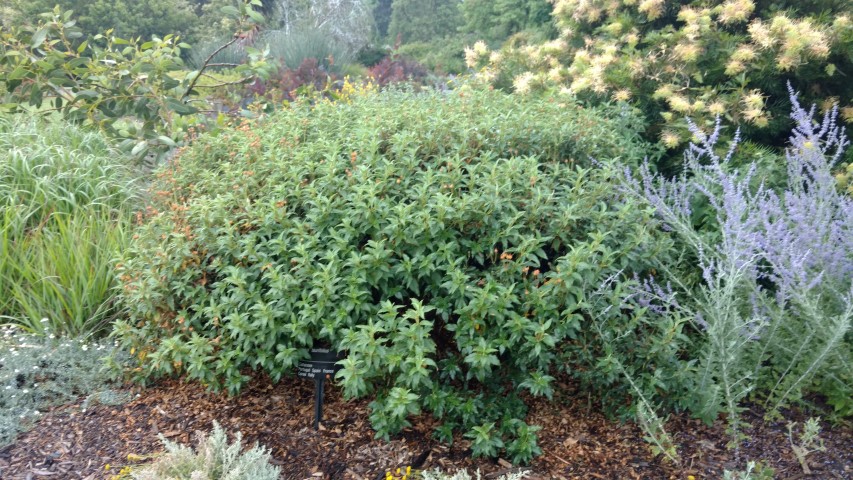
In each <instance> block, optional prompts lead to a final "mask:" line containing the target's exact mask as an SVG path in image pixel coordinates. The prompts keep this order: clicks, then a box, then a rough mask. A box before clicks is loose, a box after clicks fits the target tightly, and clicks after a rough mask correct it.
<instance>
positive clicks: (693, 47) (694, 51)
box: [675, 43, 702, 63]
mask: <svg viewBox="0 0 853 480" xmlns="http://www.w3.org/2000/svg"><path fill="white" fill-rule="evenodd" d="M701 54H702V47H700V46H699V45H697V44H695V43H682V44H679V45H676V47H675V55H676V56H677V57H678V58H680V59H681V60H682V61H684V62H686V63H694V62H696V61H697V60H699V56H700V55H701Z"/></svg>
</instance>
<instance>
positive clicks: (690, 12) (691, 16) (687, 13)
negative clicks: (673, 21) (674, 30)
mask: <svg viewBox="0 0 853 480" xmlns="http://www.w3.org/2000/svg"><path fill="white" fill-rule="evenodd" d="M678 19H679V20H681V21H682V22H684V23H696V21H697V20H699V12H698V11H697V10H696V9H695V8H693V7H681V10H679V11H678Z"/></svg>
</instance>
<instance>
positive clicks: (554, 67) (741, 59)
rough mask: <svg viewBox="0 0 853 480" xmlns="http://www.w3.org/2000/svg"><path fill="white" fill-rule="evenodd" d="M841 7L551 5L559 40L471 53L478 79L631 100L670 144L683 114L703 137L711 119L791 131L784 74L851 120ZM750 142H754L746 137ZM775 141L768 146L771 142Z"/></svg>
mask: <svg viewBox="0 0 853 480" xmlns="http://www.w3.org/2000/svg"><path fill="white" fill-rule="evenodd" d="M842 4H843V2H832V1H816V2H799V1H784V2H772V4H767V3H766V2H754V1H753V0H725V1H721V0H693V1H689V2H674V1H671V0H640V1H638V0H557V1H555V2H554V18H555V20H556V22H557V24H558V26H559V28H560V31H561V35H560V36H559V38H557V39H555V40H553V41H549V42H546V43H542V44H516V43H513V42H510V43H509V44H507V45H506V46H505V47H504V48H503V49H502V50H500V51H494V52H491V51H489V49H488V48H487V47H486V45H485V44H484V43H478V44H475V45H474V46H473V47H471V48H469V49H468V50H467V51H466V60H467V62H468V65H469V66H470V67H472V68H476V69H479V71H478V75H479V76H480V77H481V78H484V79H485V80H487V81H489V82H490V83H495V84H497V85H499V86H502V87H506V88H512V89H513V90H515V91H517V92H519V93H522V94H524V93H527V92H530V91H534V90H541V89H546V88H553V89H555V90H558V91H559V92H561V93H563V94H567V95H576V96H580V97H586V98H590V97H591V98H596V99H612V100H616V101H633V102H635V103H636V104H638V105H639V106H640V107H641V108H642V109H643V110H644V111H645V112H646V113H647V114H648V115H649V118H654V119H659V120H660V124H659V125H658V126H657V127H656V129H655V132H656V134H657V135H659V138H660V140H661V142H662V143H663V144H664V145H666V146H667V147H669V148H675V147H678V146H679V145H682V144H683V143H684V142H687V141H689V140H691V138H692V134H691V132H690V131H689V129H688V127H687V124H686V123H685V122H684V121H683V118H684V117H685V115H690V116H691V117H692V118H693V119H694V121H695V123H696V124H697V125H698V126H699V127H700V128H702V129H705V130H706V131H707V129H708V128H711V127H712V126H713V122H714V118H715V117H716V116H722V117H723V118H725V119H726V120H727V121H728V122H730V123H734V124H738V125H741V126H743V127H744V128H747V131H749V132H755V131H756V130H766V133H762V132H758V133H759V134H761V135H770V137H769V138H770V139H776V138H779V137H778V136H779V135H780V134H784V131H785V129H787V128H788V124H787V123H786V122H785V121H784V111H782V110H781V107H780V105H781V104H782V100H783V98H784V94H785V92H784V89H783V86H784V84H783V82H782V79H783V78H787V79H790V80H791V81H794V82H796V83H797V84H802V85H810V92H809V94H810V95H811V97H810V98H817V99H829V100H828V101H827V105H831V103H832V101H833V100H835V101H838V100H839V99H840V100H841V101H842V102H846V103H845V104H844V105H842V107H841V116H842V118H844V119H845V121H847V122H853V104H850V103H849V102H850V100H851V98H853V86H851V84H850V82H849V81H848V80H847V78H848V76H849V75H850V73H851V71H853V70H851V69H853V62H851V59H850V57H849V55H848V54H847V52H849V51H851V49H853V17H851V12H850V10H849V9H844V8H843V7H842V6H841V5H842ZM750 136H754V135H750ZM767 143H772V142H767Z"/></svg>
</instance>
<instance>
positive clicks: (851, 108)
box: [841, 105, 853, 165]
mask: <svg viewBox="0 0 853 480" xmlns="http://www.w3.org/2000/svg"><path fill="white" fill-rule="evenodd" d="M841 118H843V119H844V121H845V122H847V123H853V105H848V106H846V107H844V108H842V109H841ZM851 165H853V164H851Z"/></svg>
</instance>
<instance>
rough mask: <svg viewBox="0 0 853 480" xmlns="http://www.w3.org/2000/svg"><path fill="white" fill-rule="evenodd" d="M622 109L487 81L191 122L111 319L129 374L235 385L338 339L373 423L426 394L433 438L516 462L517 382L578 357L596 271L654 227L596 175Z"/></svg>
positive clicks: (544, 390) (532, 385)
mask: <svg viewBox="0 0 853 480" xmlns="http://www.w3.org/2000/svg"><path fill="white" fill-rule="evenodd" d="M634 122H635V120H634V119H633V118H631V117H630V116H627V115H626V114H625V113H622V112H618V111H609V110H597V109H596V110H586V109H582V108H578V107H575V106H572V105H560V104H556V103H553V102H547V101H521V102H519V99H517V98H512V97H511V96H508V95H505V94H503V93H497V92H474V91H471V92H466V91H462V92H456V93H453V94H449V95H443V94H440V93H424V94H412V93H405V92H385V93H382V94H367V95H358V96H355V97H351V98H349V99H348V101H347V102H346V103H339V104H330V103H325V102H322V103H319V104H317V105H315V106H313V107H312V106H310V105H308V104H304V103H303V104H295V105H294V106H293V107H292V109H291V110H288V111H284V112H281V113H280V114H277V115H275V116H273V117H272V118H270V119H269V120H267V121H266V122H265V123H264V124H263V125H262V126H261V127H260V128H257V127H254V126H251V125H248V124H247V125H244V126H242V127H239V128H236V129H234V130H231V131H226V132H225V133H223V135H221V136H220V137H218V138H203V139H199V141H198V142H197V143H196V144H195V145H194V146H193V147H192V148H190V149H189V150H187V151H186V152H184V153H183V154H182V155H181V157H180V158H179V159H176V160H175V161H174V163H173V164H172V165H171V166H169V167H168V168H165V169H164V170H162V171H161V172H160V174H159V177H160V178H159V180H158V182H157V183H156V185H155V186H154V187H153V189H154V190H155V191H156V192H159V195H160V196H159V197H158V199H157V201H156V202H155V204H154V209H155V210H154V211H153V212H152V214H151V215H149V216H148V218H147V221H146V223H145V224H144V225H143V226H141V227H140V228H139V230H138V232H137V234H138V235H139V239H138V240H137V241H136V242H134V244H133V245H131V246H130V247H129V248H128V250H127V253H126V255H125V258H124V259H123V264H122V267H121V269H120V274H121V276H122V279H123V283H124V288H123V293H122V298H123V304H124V306H125V307H126V308H127V309H128V312H129V315H128V318H127V319H126V320H121V321H118V322H117V323H116V334H117V336H118V338H119V339H120V341H121V342H122V344H123V345H124V346H125V347H126V348H130V349H133V350H132V351H134V352H136V354H137V355H138V358H139V359H140V360H141V366H142V368H143V370H142V374H143V375H145V376H149V377H151V376H153V377H156V376H160V375H164V374H175V373H180V374H184V375H186V376H187V377H188V378H190V379H195V380H199V381H201V382H203V383H205V384H209V385H211V386H214V387H225V388H227V389H228V390H229V391H231V392H236V391H238V390H239V389H240V387H241V386H242V385H243V384H245V382H246V381H247V380H248V378H249V377H248V373H249V370H250V369H256V370H263V371H266V372H267V373H269V374H270V375H271V377H272V378H273V379H278V378H281V377H282V376H284V375H290V374H292V372H293V367H294V366H295V364H296V362H297V361H299V359H301V358H303V357H304V356H305V355H306V353H307V348H308V347H311V346H312V345H313V346H319V345H327V346H332V347H334V348H338V349H341V350H345V351H347V352H348V354H349V356H348V358H347V359H346V360H345V361H344V364H343V365H344V368H343V370H342V371H341V372H340V373H339V376H338V378H339V379H340V381H341V383H342V385H343V388H344V391H345V393H346V394H347V395H348V396H362V395H366V394H373V395H375V401H374V402H373V403H372V410H373V414H372V421H373V424H374V426H375V428H376V429H377V432H378V435H380V436H386V437H387V436H388V435H389V434H392V433H395V432H397V431H399V430H400V429H401V428H403V427H404V426H405V425H407V417H408V416H410V415H412V414H415V413H418V412H421V411H429V412H432V413H433V414H434V415H435V416H436V417H438V418H441V419H442V421H443V425H442V426H441V427H440V428H439V430H438V431H437V435H438V436H439V437H440V438H442V439H445V440H450V439H451V437H450V435H451V432H452V431H453V430H454V429H456V428H462V429H463V430H464V431H465V432H467V435H468V436H469V437H470V438H471V439H472V440H473V448H474V452H475V454H478V455H494V454H497V453H498V452H500V451H502V450H503V449H506V450H507V452H508V454H509V455H510V456H511V457H512V458H513V459H514V460H516V461H526V460H529V459H530V458H531V456H533V455H535V454H536V452H538V449H537V447H536V445H535V443H536V435H535V431H536V429H535V428H534V427H530V426H528V425H527V424H525V423H524V422H523V421H522V420H521V419H523V418H524V411H525V409H524V404H523V403H522V402H521V400H520V397H519V395H520V393H521V392H522V391H528V392H530V393H532V394H534V395H547V396H549V397H550V396H551V395H552V394H553V390H554V385H553V384H552V382H553V377H552V376H551V375H550V374H551V373H552V368H554V367H556V366H558V365H562V361H560V356H561V355H563V354H567V355H568V356H570V357H572V358H571V359H570V360H569V361H570V362H572V365H580V364H583V365H585V368H586V369H587V370H589V369H592V368H594V365H595V363H596V362H598V361H599V360H598V359H597V358H593V357H592V356H591V355H592V353H591V351H596V350H600V349H601V348H603V347H602V346H601V344H600V341H599V340H598V337H599V334H598V333H597V332H595V331H594V330H593V329H590V328H588V324H587V323H588V320H587V318H589V317H590V316H595V317H596V318H599V317H603V318H602V320H601V321H609V322H612V323H614V325H615V324H616V323H618V322H619V316H618V315H616V314H615V313H616V312H613V314H611V315H603V314H600V313H599V312H600V310H603V309H604V308H603V306H602V302H603V303H604V304H609V302H611V301H612V300H613V298H615V297H611V294H613V293H612V292H609V293H604V292H601V293H595V291H596V290H598V289H599V286H600V285H601V283H602V282H603V281H604V280H605V279H606V278H608V277H611V276H614V277H618V278H622V276H624V275H627V273H620V272H622V271H623V269H624V270H626V271H630V270H633V269H635V268H641V267H642V265H643V263H644V262H646V261H648V260H649V259H650V258H651V257H653V256H655V255H657V254H658V253H659V251H660V250H661V249H663V248H665V247H666V245H667V242H666V241H665V239H662V238H657V237H656V236H655V234H654V233H653V232H652V230H651V229H649V228H648V226H647V225H646V222H647V221H648V220H649V215H650V214H649V212H648V211H645V210H643V209H639V208H636V206H633V205H628V204H623V203H622V202H621V201H620V200H619V195H618V194H617V192H615V184H613V183H612V179H613V178H614V177H615V176H616V171H617V170H618V168H620V167H618V166H613V165H612V164H611V162H610V161H611V159H621V161H622V162H627V163H631V162H633V161H635V160H636V159H639V158H641V157H642V155H643V154H644V153H645V151H646V145H644V144H643V143H642V142H640V141H638V137H637V132H636V129H635V125H634ZM593 154H594V155H595V156H596V157H597V158H598V159H599V160H600V161H601V162H603V163H602V164H600V165H598V166H595V167H592V166H590V164H589V162H588V160H587V159H588V157H589V156H590V155H593ZM629 319H630V320H629ZM624 322H626V323H630V322H633V324H637V322H639V320H638V319H637V318H631V317H630V316H629V317H628V318H626V319H625V320H624ZM648 327H649V328H651V329H652V330H655V329H657V327H655V326H652V325H650V326H648ZM626 328H627V329H628V330H630V329H631V328H632V327H631V325H627V326H626ZM661 329H663V327H661ZM628 330H626V331H628ZM640 330H641V329H640V328H639V326H638V327H637V332H632V333H637V334H638V338H635V339H632V340H629V341H628V342H631V343H632V348H639V347H641V346H642V343H643V342H644V341H646V340H647V339H645V338H644V337H643V335H645V334H643V333H641V332H640ZM669 335H670V337H672V335H673V333H672V332H670V333H669ZM679 345H680V344H679ZM659 347H660V348H661V349H662V350H665V351H668V349H670V348H678V347H677V346H673V347H670V346H664V345H660V346H659ZM583 350H586V351H590V353H588V355H587V356H585V357H575V356H573V355H572V353H573V352H580V351H583ZM656 354H657V353H656V352H655V351H652V352H642V351H638V352H636V353H634V355H635V356H638V357H639V356H644V355H647V356H649V358H651V357H652V356H654V355H656ZM650 361H653V360H650ZM654 363H658V364H659V367H658V368H659V372H661V373H656V374H654V375H660V374H662V373H666V371H667V370H666V366H665V365H664V364H665V362H664V361H660V362H654ZM619 378H621V375H620V374H619V373H618V372H617V373H614V374H613V375H612V376H611V378H607V379H602V381H600V382H596V381H595V380H594V379H592V378H590V379H589V380H590V382H593V383H595V384H596V385H598V386H602V387H603V386H604V385H605V384H606V383H607V382H610V383H619V381H618V380H614V379H619Z"/></svg>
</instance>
